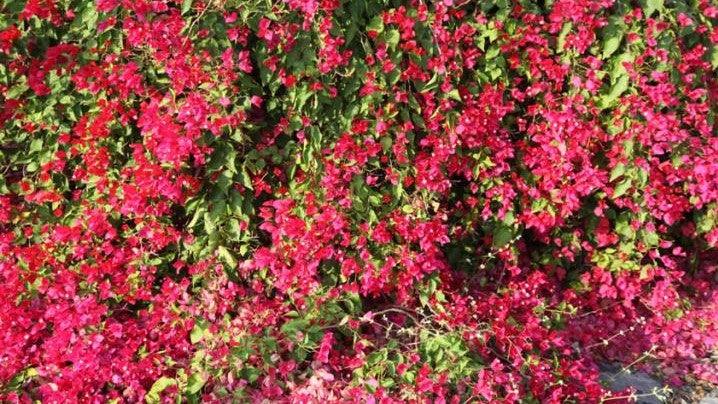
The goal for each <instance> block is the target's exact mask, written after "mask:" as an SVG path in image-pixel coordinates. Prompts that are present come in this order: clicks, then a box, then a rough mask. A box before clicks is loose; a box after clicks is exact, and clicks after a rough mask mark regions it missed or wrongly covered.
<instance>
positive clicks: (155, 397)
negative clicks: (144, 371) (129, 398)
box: [145, 376, 177, 404]
mask: <svg viewBox="0 0 718 404" xmlns="http://www.w3.org/2000/svg"><path fill="white" fill-rule="evenodd" d="M176 384H177V381H176V380H175V379H172V378H169V377H166V376H162V377H160V378H159V379H157V381H156V382H154V384H153V385H152V387H151V388H150V391H148V392H147V395H145V402H147V403H149V404H156V403H159V402H160V393H162V392H163V391H164V390H165V389H167V388H168V387H170V386H174V385H176Z"/></svg>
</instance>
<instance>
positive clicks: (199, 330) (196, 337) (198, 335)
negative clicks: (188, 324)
mask: <svg viewBox="0 0 718 404" xmlns="http://www.w3.org/2000/svg"><path fill="white" fill-rule="evenodd" d="M204 331H205V327H203V326H202V324H201V323H200V322H197V323H195V325H194V327H192V331H190V333H189V340H190V342H191V343H193V344H196V343H198V342H200V341H202V339H203V338H204Z"/></svg>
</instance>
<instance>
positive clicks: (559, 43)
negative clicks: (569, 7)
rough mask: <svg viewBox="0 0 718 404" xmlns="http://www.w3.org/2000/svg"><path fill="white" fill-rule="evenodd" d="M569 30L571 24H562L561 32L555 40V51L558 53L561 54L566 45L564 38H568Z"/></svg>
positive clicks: (571, 26)
mask: <svg viewBox="0 0 718 404" xmlns="http://www.w3.org/2000/svg"><path fill="white" fill-rule="evenodd" d="M571 28H573V23H572V22H570V21H569V22H565V23H563V26H562V27H561V32H559V34H558V39H557V40H556V50H557V51H558V53H561V52H563V47H564V46H565V45H566V36H568V33H569V32H571Z"/></svg>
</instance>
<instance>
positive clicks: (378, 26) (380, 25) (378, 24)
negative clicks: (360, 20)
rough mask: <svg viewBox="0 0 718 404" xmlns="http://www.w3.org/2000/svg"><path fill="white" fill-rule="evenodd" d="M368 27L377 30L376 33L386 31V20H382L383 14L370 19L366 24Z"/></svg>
mask: <svg viewBox="0 0 718 404" xmlns="http://www.w3.org/2000/svg"><path fill="white" fill-rule="evenodd" d="M366 29H367V30H368V31H376V33H378V34H381V33H382V32H383V31H384V21H383V20H382V18H381V16H379V15H376V16H374V18H372V19H371V21H369V24H368V25H367V26H366Z"/></svg>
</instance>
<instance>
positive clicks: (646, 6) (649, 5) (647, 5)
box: [643, 0, 664, 18]
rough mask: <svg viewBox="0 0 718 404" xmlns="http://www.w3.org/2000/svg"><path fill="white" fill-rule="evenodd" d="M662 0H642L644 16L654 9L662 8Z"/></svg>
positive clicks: (649, 14)
mask: <svg viewBox="0 0 718 404" xmlns="http://www.w3.org/2000/svg"><path fill="white" fill-rule="evenodd" d="M663 1H664V0H644V1H643V12H644V14H645V15H646V18H648V17H650V16H651V15H652V14H653V13H654V12H655V11H656V10H658V11H661V10H663Z"/></svg>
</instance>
